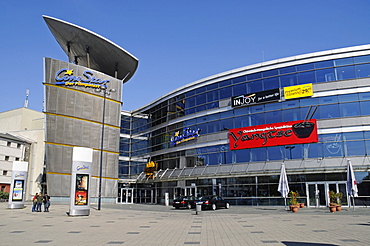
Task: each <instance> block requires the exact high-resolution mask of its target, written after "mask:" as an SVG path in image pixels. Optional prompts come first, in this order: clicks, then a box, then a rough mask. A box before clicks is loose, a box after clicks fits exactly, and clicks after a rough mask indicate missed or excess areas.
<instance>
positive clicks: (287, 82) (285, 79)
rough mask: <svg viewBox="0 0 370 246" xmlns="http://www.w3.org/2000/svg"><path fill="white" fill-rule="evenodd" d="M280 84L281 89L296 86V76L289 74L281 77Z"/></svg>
mask: <svg viewBox="0 0 370 246" xmlns="http://www.w3.org/2000/svg"><path fill="white" fill-rule="evenodd" d="M280 83H281V87H287V86H292V85H297V75H296V74H290V75H284V76H281V77H280Z"/></svg>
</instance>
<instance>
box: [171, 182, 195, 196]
mask: <svg viewBox="0 0 370 246" xmlns="http://www.w3.org/2000/svg"><path fill="white" fill-rule="evenodd" d="M173 194H174V197H175V198H176V197H179V196H197V187H196V186H193V185H192V186H185V187H175V189H174V193H173Z"/></svg>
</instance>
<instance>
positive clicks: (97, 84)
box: [55, 68, 109, 88]
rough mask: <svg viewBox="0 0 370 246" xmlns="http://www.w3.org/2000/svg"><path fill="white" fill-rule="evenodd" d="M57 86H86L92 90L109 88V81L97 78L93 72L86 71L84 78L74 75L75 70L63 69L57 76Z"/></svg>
mask: <svg viewBox="0 0 370 246" xmlns="http://www.w3.org/2000/svg"><path fill="white" fill-rule="evenodd" d="M55 81H56V82H55V84H56V85H66V86H73V85H74V86H84V87H92V88H107V83H108V82H109V80H108V79H106V80H103V79H100V78H96V77H95V76H94V74H93V72H91V71H88V70H86V71H84V72H83V74H82V76H76V75H73V69H67V68H63V69H60V70H59V71H58V72H56V74H55Z"/></svg>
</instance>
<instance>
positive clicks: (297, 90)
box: [284, 84, 313, 99]
mask: <svg viewBox="0 0 370 246" xmlns="http://www.w3.org/2000/svg"><path fill="white" fill-rule="evenodd" d="M312 95H313V89H312V84H304V85H295V86H289V87H284V97H285V99H294V98H301V97H311V96H312Z"/></svg>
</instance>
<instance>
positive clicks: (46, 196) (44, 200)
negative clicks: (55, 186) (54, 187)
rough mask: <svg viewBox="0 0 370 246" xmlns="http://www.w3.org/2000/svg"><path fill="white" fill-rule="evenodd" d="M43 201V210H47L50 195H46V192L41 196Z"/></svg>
mask: <svg viewBox="0 0 370 246" xmlns="http://www.w3.org/2000/svg"><path fill="white" fill-rule="evenodd" d="M43 202H44V212H49V207H50V196H48V194H47V193H45V195H44V197H43Z"/></svg>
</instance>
